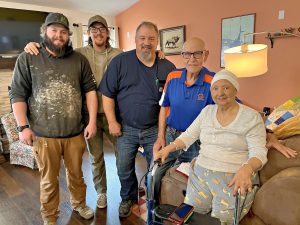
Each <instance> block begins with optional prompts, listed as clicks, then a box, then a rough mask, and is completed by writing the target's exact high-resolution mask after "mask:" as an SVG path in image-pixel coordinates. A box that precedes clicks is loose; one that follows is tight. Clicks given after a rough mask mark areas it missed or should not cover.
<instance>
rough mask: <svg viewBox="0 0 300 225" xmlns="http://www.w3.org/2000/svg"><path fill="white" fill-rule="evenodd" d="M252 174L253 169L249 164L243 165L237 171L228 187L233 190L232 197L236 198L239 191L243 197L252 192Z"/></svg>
mask: <svg viewBox="0 0 300 225" xmlns="http://www.w3.org/2000/svg"><path fill="white" fill-rule="evenodd" d="M252 173H253V169H252V167H251V166H250V165H249V164H244V165H243V166H242V167H241V168H240V169H239V170H238V172H237V173H236V174H235V175H234V177H233V178H232V180H231V181H230V183H229V185H228V186H229V187H232V188H233V196H236V194H237V192H238V190H239V189H240V194H241V195H245V194H246V193H247V192H251V191H252V181H251V176H252Z"/></svg>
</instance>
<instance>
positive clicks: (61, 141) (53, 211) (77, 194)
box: [33, 134, 86, 222]
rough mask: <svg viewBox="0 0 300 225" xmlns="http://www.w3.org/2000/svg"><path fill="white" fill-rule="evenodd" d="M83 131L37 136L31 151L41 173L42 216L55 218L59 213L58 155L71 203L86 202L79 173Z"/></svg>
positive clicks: (45, 218) (83, 145) (82, 180)
mask: <svg viewBox="0 0 300 225" xmlns="http://www.w3.org/2000/svg"><path fill="white" fill-rule="evenodd" d="M85 147H86V146H85V141H84V137H83V135H82V134H80V135H78V136H75V137H71V138H42V137H37V139H36V140H35V141H34V144H33V151H34V154H35V157H36V160H37V164H38V167H39V171H40V173H41V181H40V201H41V214H42V217H43V219H44V220H47V221H51V222H54V221H56V219H57V217H58V213H59V207H58V206H59V170H60V163H61V159H63V161H64V165H65V168H66V178H67V184H68V188H69V191H70V193H71V198H70V201H71V206H72V208H76V207H78V206H83V205H85V197H86V185H85V183H84V179H83V173H82V169H81V166H82V156H83V153H84V150H85Z"/></svg>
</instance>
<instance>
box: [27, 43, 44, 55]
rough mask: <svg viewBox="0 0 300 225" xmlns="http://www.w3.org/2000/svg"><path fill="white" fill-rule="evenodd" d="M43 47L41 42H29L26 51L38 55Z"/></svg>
mask: <svg viewBox="0 0 300 225" xmlns="http://www.w3.org/2000/svg"><path fill="white" fill-rule="evenodd" d="M40 47H41V45H40V44H39V43H36V42H29V43H28V44H27V45H26V46H25V48H24V51H25V52H26V53H29V54H30V55H38V54H39V53H40V51H39V48H40Z"/></svg>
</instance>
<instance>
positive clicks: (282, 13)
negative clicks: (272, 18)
mask: <svg viewBox="0 0 300 225" xmlns="http://www.w3.org/2000/svg"><path fill="white" fill-rule="evenodd" d="M278 19H279V20H283V19H284V10H279V12H278Z"/></svg>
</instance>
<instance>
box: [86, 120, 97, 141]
mask: <svg viewBox="0 0 300 225" xmlns="http://www.w3.org/2000/svg"><path fill="white" fill-rule="evenodd" d="M96 133H97V126H96V124H95V123H92V124H91V123H89V124H88V125H87V126H86V128H85V129H84V137H85V138H86V139H90V138H93V137H95V135H96Z"/></svg>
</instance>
